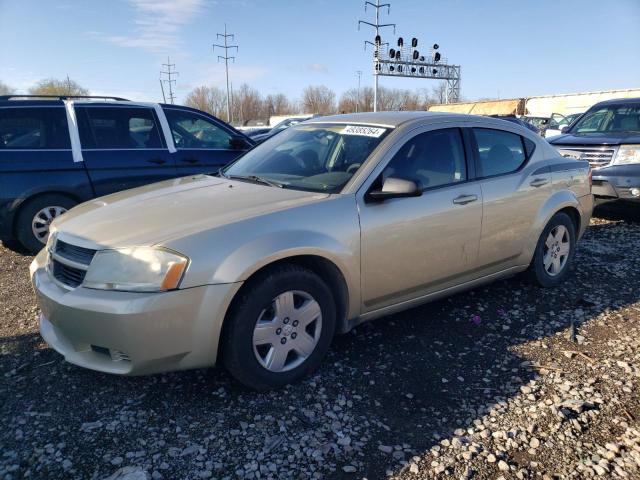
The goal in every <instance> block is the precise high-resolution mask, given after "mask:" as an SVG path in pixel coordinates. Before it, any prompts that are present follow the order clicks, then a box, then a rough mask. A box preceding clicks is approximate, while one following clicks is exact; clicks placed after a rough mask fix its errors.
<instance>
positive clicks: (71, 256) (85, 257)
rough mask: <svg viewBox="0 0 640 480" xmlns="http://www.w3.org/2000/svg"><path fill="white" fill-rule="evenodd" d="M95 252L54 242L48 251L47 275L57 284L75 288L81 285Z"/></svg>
mask: <svg viewBox="0 0 640 480" xmlns="http://www.w3.org/2000/svg"><path fill="white" fill-rule="evenodd" d="M95 253H96V251H95V250H92V249H90V248H84V247H78V246H76V245H71V244H70V243H66V242H63V241H61V240H56V241H55V242H54V244H53V248H52V249H51V250H49V273H50V274H51V275H52V276H53V278H55V279H56V280H57V281H58V282H59V283H61V284H62V285H64V286H66V287H68V288H76V287H78V286H80V285H81V284H82V282H83V281H84V277H85V275H86V274H87V269H88V268H89V265H90V264H91V260H92V259H93V256H94V255H95Z"/></svg>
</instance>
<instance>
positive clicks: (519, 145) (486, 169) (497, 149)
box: [473, 128, 527, 177]
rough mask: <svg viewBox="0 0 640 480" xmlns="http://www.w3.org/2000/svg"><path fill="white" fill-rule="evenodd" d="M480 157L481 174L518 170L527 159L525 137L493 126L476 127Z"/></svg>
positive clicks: (498, 173)
mask: <svg viewBox="0 0 640 480" xmlns="http://www.w3.org/2000/svg"><path fill="white" fill-rule="evenodd" d="M473 133H474V135H475V139H476V145H477V149H478V159H479V168H480V172H479V176H481V177H492V176H495V175H504V174H507V173H512V172H515V171H516V170H518V169H519V168H520V167H521V166H522V165H523V164H524V162H525V161H526V159H527V154H526V150H525V144H524V141H523V138H522V137H521V136H520V135H518V134H515V133H511V132H506V131H504V130H495V129H492V128H474V129H473Z"/></svg>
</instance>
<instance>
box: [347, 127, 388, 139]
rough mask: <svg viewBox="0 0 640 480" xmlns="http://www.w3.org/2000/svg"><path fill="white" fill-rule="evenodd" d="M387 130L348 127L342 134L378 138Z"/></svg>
mask: <svg viewBox="0 0 640 480" xmlns="http://www.w3.org/2000/svg"><path fill="white" fill-rule="evenodd" d="M386 130H387V129H386V128H377V127H363V126H361V125H347V126H346V127H344V128H343V129H342V131H341V132H340V133H341V134H342V135H360V136H363V137H374V138H378V137H379V136H380V135H382V134H383V133H384V132H385V131H386Z"/></svg>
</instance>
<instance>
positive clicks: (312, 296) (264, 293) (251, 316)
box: [222, 265, 336, 390]
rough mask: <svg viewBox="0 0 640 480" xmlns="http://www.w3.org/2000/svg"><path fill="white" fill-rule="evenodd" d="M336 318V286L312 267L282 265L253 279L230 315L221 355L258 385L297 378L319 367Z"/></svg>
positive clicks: (247, 382) (236, 372) (250, 384)
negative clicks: (331, 284)
mask: <svg viewBox="0 0 640 480" xmlns="http://www.w3.org/2000/svg"><path fill="white" fill-rule="evenodd" d="M335 324H336V308H335V302H334V299H333V295H332V294H331V290H330V289H329V287H328V286H327V285H326V284H325V283H324V281H323V280H322V279H321V278H320V277H319V276H318V275H317V274H315V273H314V272H313V271H311V270H308V269H306V268H303V267H300V266H297V265H282V266H278V267H276V268H273V269H270V270H268V271H267V272H265V273H263V274H260V275H258V276H257V277H256V278H254V279H251V280H249V281H248V282H247V284H246V285H245V286H244V287H243V291H242V292H241V293H240V297H239V298H238V299H237V301H234V304H233V306H232V308H231V311H230V314H229V316H228V317H227V319H226V320H225V328H224V331H223V345H222V359H223V362H224V365H225V367H226V368H227V370H228V371H229V372H230V373H231V375H232V376H233V377H234V378H236V379H237V380H238V381H240V382H241V383H242V384H244V385H246V386H247V387H249V388H252V389H255V390H269V389H272V388H278V387H282V386H284V385H286V384H289V383H292V382H296V381H298V380H300V379H301V378H303V377H305V376H306V375H308V374H309V373H311V372H312V371H314V370H315V369H316V368H318V366H319V365H320V363H321V362H322V359H323V358H324V356H325V354H326V353H327V351H328V349H329V345H330V344H331V340H332V339H333V334H334V331H335Z"/></svg>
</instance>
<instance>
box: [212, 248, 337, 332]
mask: <svg viewBox="0 0 640 480" xmlns="http://www.w3.org/2000/svg"><path fill="white" fill-rule="evenodd" d="M282 265H297V266H301V267H304V268H306V269H308V270H311V271H312V272H314V273H315V274H317V275H318V276H319V277H320V278H321V279H322V280H323V281H324V282H325V283H326V285H327V287H328V288H329V290H331V293H332V294H333V297H334V301H335V303H336V317H337V324H336V332H337V333H345V332H346V331H347V330H348V322H347V319H348V316H349V315H348V312H349V287H348V285H347V281H346V279H345V276H344V274H343V273H342V271H341V270H340V268H339V267H338V266H337V265H336V264H335V263H334V262H333V261H331V260H329V259H328V258H326V257H323V256H321V255H317V254H299V255H292V256H288V257H283V258H279V259H276V260H273V261H271V262H269V263H267V264H265V265H261V266H260V267H259V268H256V269H255V270H253V271H252V272H251V273H250V274H249V275H248V277H247V278H246V280H245V281H244V283H243V285H242V287H240V289H238V291H237V292H236V293H235V295H234V296H233V298H232V299H231V301H230V302H229V305H228V307H227V309H226V312H225V315H224V320H223V324H222V330H224V329H225V324H227V320H228V318H229V316H230V315H231V313H232V311H233V309H234V307H235V304H236V302H237V301H238V300H239V299H240V298H242V295H243V294H244V293H245V292H246V290H247V289H249V288H251V283H252V280H253V279H255V278H256V277H258V276H260V275H263V274H265V273H266V272H268V271H269V270H272V269H274V268H278V267H280V266H282Z"/></svg>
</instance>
